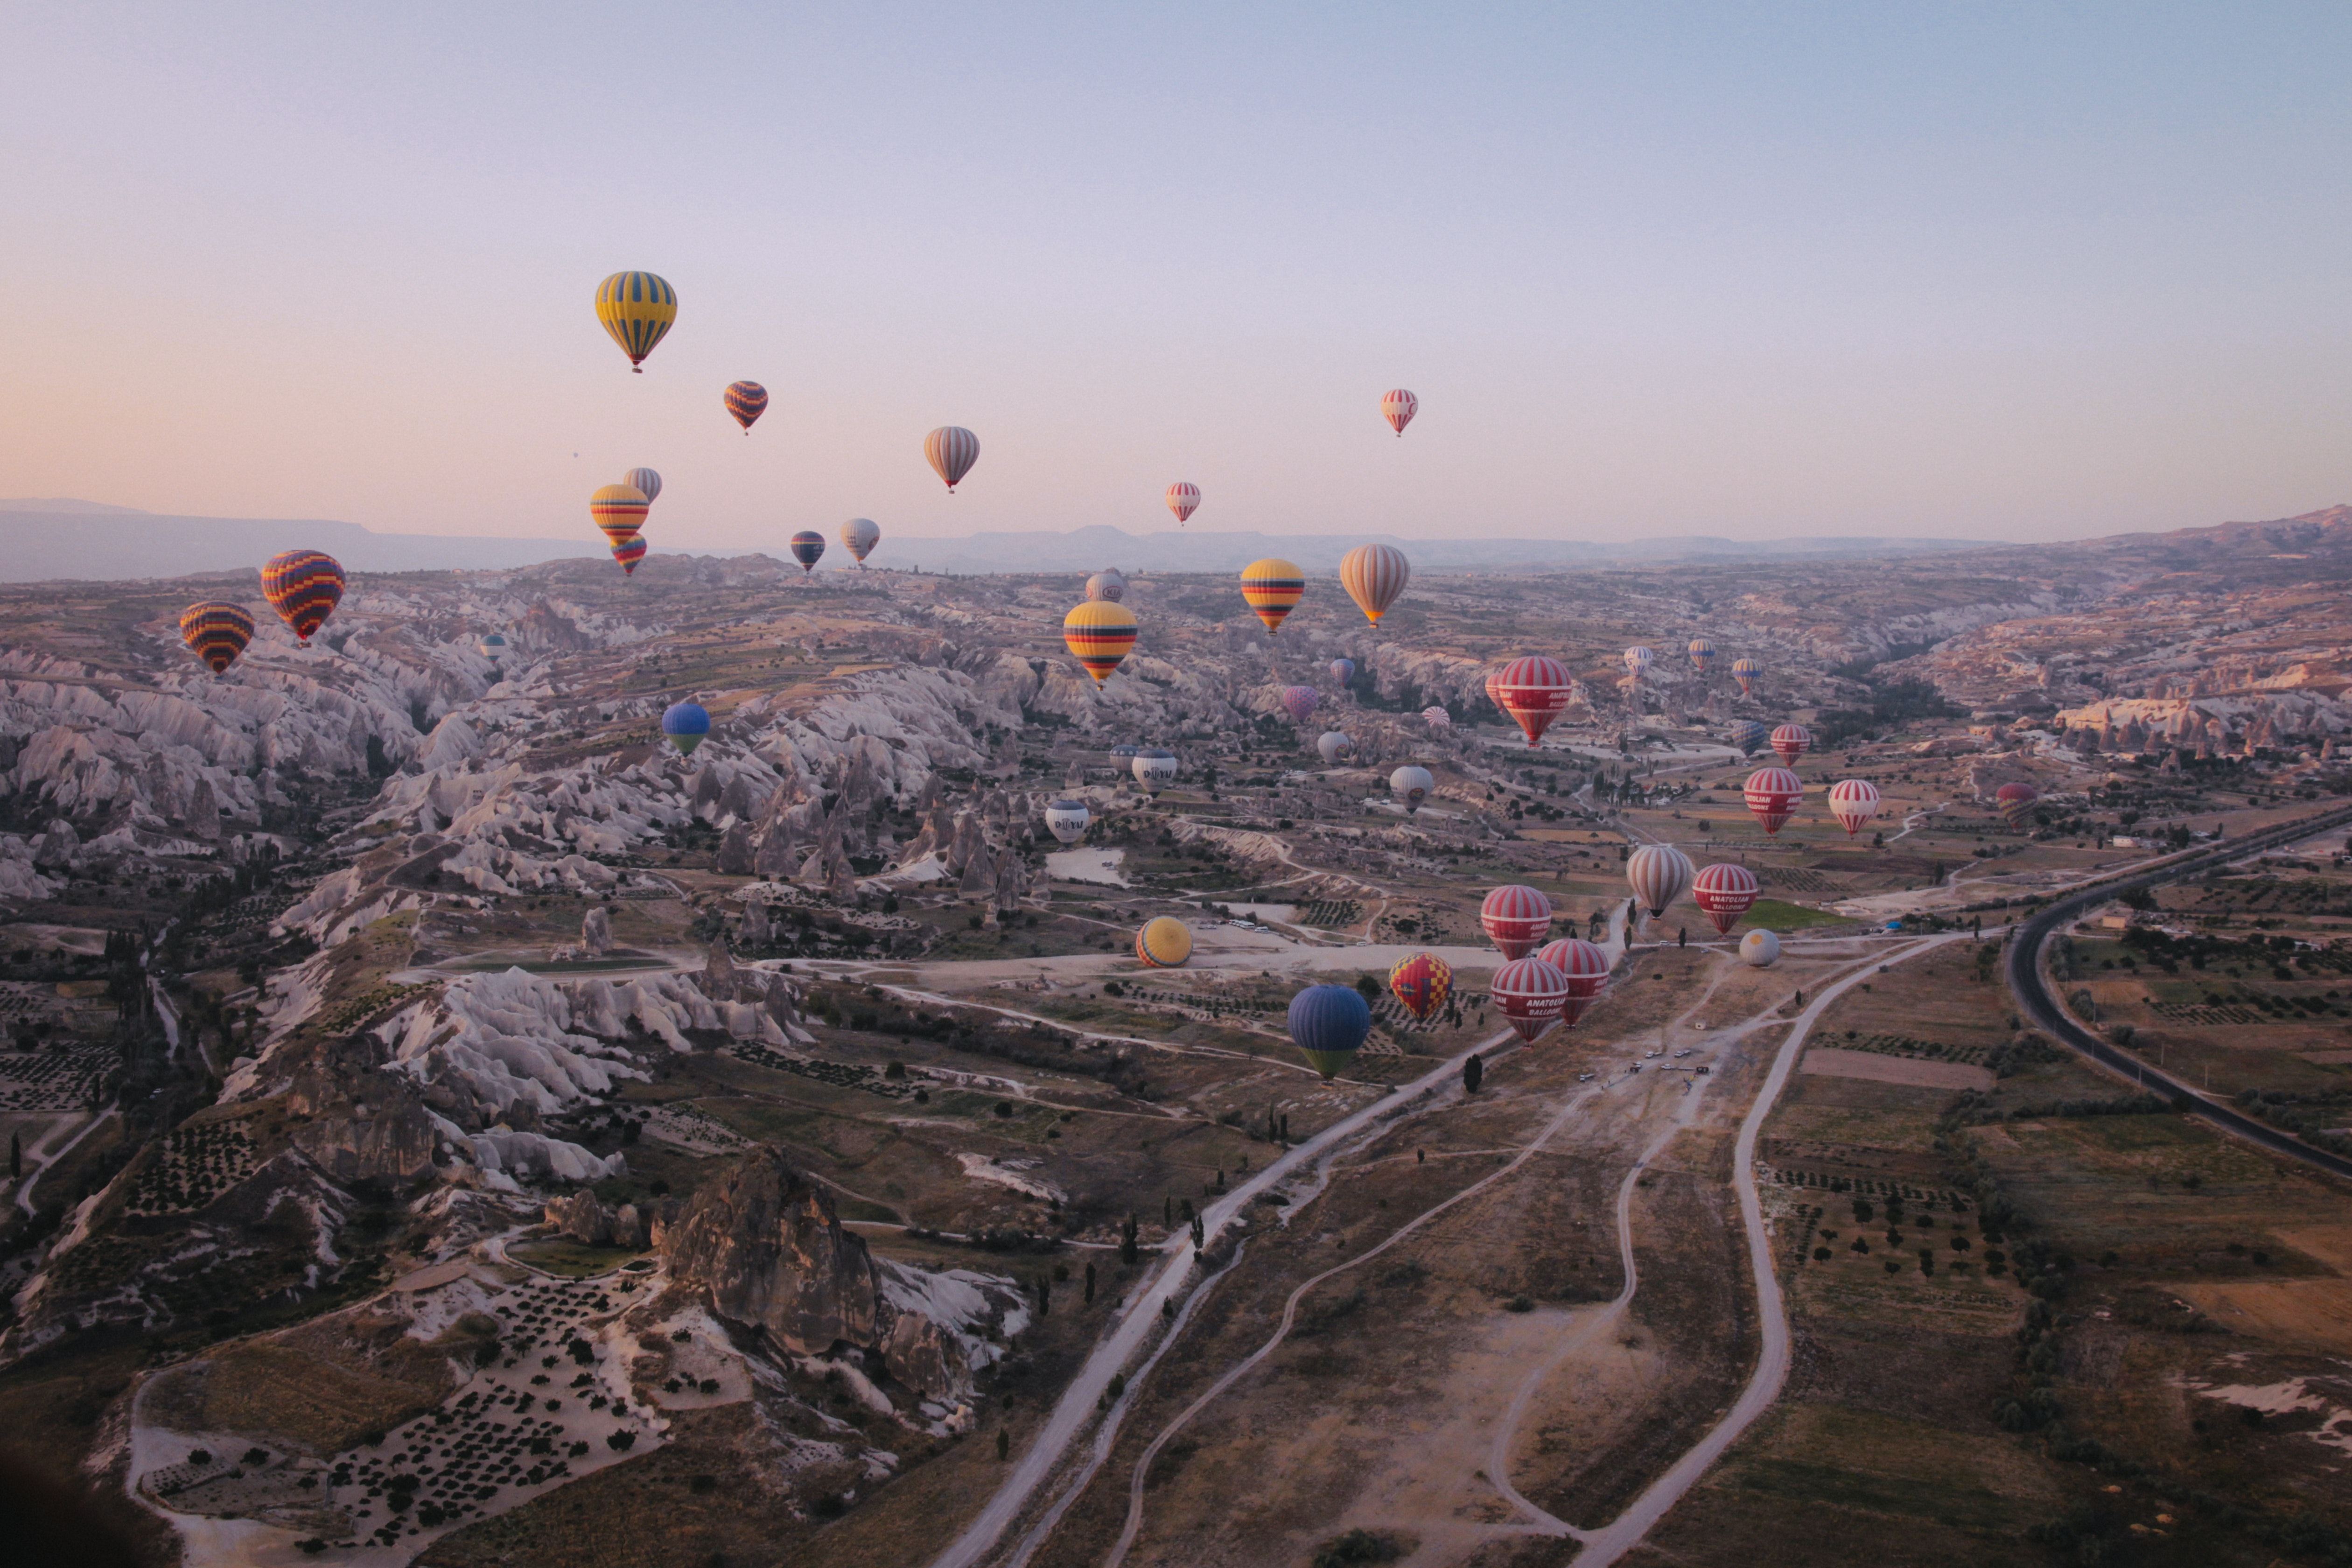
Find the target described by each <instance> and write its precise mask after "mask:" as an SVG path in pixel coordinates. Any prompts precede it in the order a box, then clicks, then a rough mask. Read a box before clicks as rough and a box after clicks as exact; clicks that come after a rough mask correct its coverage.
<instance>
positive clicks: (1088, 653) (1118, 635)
mask: <svg viewBox="0 0 2352 1568" xmlns="http://www.w3.org/2000/svg"><path fill="white" fill-rule="evenodd" d="M1062 641H1063V642H1065V643H1066V644H1067V645H1068V646H1069V649H1070V653H1071V656H1072V657H1073V658H1076V660H1077V661H1078V662H1079V663H1080V664H1082V665H1084V666H1085V667H1086V671H1087V674H1088V675H1091V676H1093V677H1094V678H1095V684H1096V685H1097V686H1100V685H1101V684H1102V683H1103V682H1104V681H1105V680H1106V679H1108V678H1109V676H1110V672H1111V671H1112V670H1114V669H1117V668H1118V666H1119V661H1120V660H1122V659H1124V658H1127V654H1128V650H1129V648H1132V647H1134V646H1135V612H1134V611H1133V610H1130V609H1129V608H1128V607H1127V606H1126V605H1121V604H1118V603H1116V602H1115V601H1112V600H1109V599H1087V600H1085V601H1084V602H1082V603H1080V604H1078V605H1076V606H1074V607H1073V608H1072V609H1071V611H1070V613H1069V614H1068V615H1066V616H1063V617H1062Z"/></svg>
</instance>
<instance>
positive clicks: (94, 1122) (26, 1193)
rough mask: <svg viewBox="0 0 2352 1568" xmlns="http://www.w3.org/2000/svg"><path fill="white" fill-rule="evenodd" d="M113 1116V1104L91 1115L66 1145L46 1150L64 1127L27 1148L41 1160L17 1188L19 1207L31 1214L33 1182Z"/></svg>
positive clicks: (28, 1153) (47, 1134) (46, 1134)
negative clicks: (86, 1123)
mask: <svg viewBox="0 0 2352 1568" xmlns="http://www.w3.org/2000/svg"><path fill="white" fill-rule="evenodd" d="M77 1114H79V1113H77ZM113 1117H114V1110H113V1108H112V1107H111V1106H110V1107H108V1108H107V1109H106V1110H101V1111H100V1112H99V1113H98V1114H97V1115H96V1116H93V1117H91V1118H90V1119H89V1124H88V1125H87V1126H85V1127H84V1128H83V1129H82V1130H81V1131H79V1132H77V1133H75V1134H74V1135H73V1137H72V1138H71V1139H70V1140H68V1142H66V1144H65V1145H64V1147H62V1148H60V1149H58V1150H56V1151H55V1152H45V1151H47V1145H48V1142H49V1140H50V1139H52V1138H55V1137H56V1136H57V1135H58V1133H59V1132H61V1131H64V1129H63V1128H62V1127H53V1128H51V1129H50V1130H49V1131H47V1132H45V1133H43V1134H42V1135H41V1142H38V1143H37V1144H35V1145H34V1146H33V1147H32V1148H30V1149H27V1150H26V1151H25V1152H26V1155H27V1156H30V1157H33V1158H36V1159H37V1160H39V1162H40V1163H39V1164H38V1166H37V1167H36V1168H35V1169H34V1170H32V1171H31V1172H29V1173H26V1177H25V1180H24V1184H23V1185H21V1186H19V1187H18V1188H17V1189H16V1206H17V1208H19V1209H21V1210H22V1211H23V1212H24V1213H25V1214H26V1215H27V1216H29V1215H31V1214H32V1212H33V1184H34V1183H36V1182H37V1181H39V1180H40V1179H41V1178H42V1177H43V1176H45V1175H47V1173H48V1170H49V1167H50V1166H52V1165H54V1164H56V1163H58V1161H60V1160H62V1159H64V1158H65V1157H66V1156H67V1155H68V1154H70V1153H72V1152H74V1150H75V1149H77V1148H78V1147H79V1146H80V1144H81V1141H82V1140H83V1139H85V1138H87V1137H89V1135H90V1134H91V1133H93V1132H95V1131H98V1130H99V1129H100V1128H101V1127H103V1126H105V1125H106V1124H107V1122H109V1121H111V1120H113Z"/></svg>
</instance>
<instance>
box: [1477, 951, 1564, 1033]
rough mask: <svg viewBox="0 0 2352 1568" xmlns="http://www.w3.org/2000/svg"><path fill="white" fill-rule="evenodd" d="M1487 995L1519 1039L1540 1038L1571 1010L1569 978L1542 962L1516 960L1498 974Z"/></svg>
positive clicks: (1506, 965) (1488, 983) (1534, 959)
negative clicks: (1507, 1020) (1569, 1007)
mask: <svg viewBox="0 0 2352 1568" xmlns="http://www.w3.org/2000/svg"><path fill="white" fill-rule="evenodd" d="M1486 993H1487V994H1488V995H1490V996H1492V997H1494V999H1495V1005H1496V1006H1498V1007H1500V1008H1502V1010H1503V1016H1504V1017H1506V1018H1507V1019H1509V1020H1510V1024H1511V1027H1512V1029H1513V1030H1514V1031H1516V1032H1517V1035H1518V1037H1519V1038H1521V1039H1523V1040H1529V1041H1532V1040H1535V1039H1538V1038H1540V1037H1542V1036H1543V1035H1544V1033H1545V1032H1546V1031H1547V1030H1549V1029H1550V1027H1551V1026H1553V1025H1554V1024H1557V1023H1559V1020H1560V1015H1561V1014H1563V1013H1564V1012H1566V1011H1567V1010H1568V976H1567V975H1565V974H1562V973H1560V972H1559V970H1557V969H1554V968H1553V967H1552V966H1551V965H1550V964H1549V963H1545V962H1544V961H1543V960H1542V959H1540V958H1517V959H1513V960H1512V961H1511V962H1510V963H1507V964H1505V965H1503V967H1502V968H1500V969H1497V970H1496V971H1495V978H1494V979H1492V980H1491V981H1488V982H1487V984H1486Z"/></svg>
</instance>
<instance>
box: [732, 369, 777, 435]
mask: <svg viewBox="0 0 2352 1568" xmlns="http://www.w3.org/2000/svg"><path fill="white" fill-rule="evenodd" d="M726 400H727V412H728V413H730V414H732V415H733V416H735V423H736V424H738V425H740V426H743V434H744V435H746V436H749V435H750V434H751V422H752V421H753V420H755V419H757V418H759V417H760V416H761V415H762V414H765V413H766V412H767V411H768V389H767V388H766V387H764V386H761V384H759V383H758V382H756V381H736V382H730V383H729V384H728V385H727V393H726Z"/></svg>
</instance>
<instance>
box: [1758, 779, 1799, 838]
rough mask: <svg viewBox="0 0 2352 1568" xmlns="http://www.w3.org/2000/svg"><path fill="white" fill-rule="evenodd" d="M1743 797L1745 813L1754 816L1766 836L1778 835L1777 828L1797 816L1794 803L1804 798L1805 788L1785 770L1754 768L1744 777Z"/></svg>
mask: <svg viewBox="0 0 2352 1568" xmlns="http://www.w3.org/2000/svg"><path fill="white" fill-rule="evenodd" d="M1744 793H1745V794H1746V795H1747V797H1748V810H1750V811H1752V812H1754V813H1755V814H1756V820H1757V821H1759V822H1760V823H1762V824H1763V825H1764V831H1765V832H1766V833H1767V834H1768V835H1769V834H1774V833H1778V832H1780V825H1781V824H1782V823H1784V822H1786V821H1788V820H1789V818H1790V817H1792V816H1796V815H1797V803H1798V802H1799V801H1801V800H1802V799H1804V798H1805V785H1804V781H1803V780H1801V779H1800V778H1798V777H1797V775H1796V774H1794V773H1790V771H1789V770H1788V769H1786V768H1758V769H1757V770H1756V771H1755V772H1754V773H1749V774H1748V783H1747V785H1746V786H1745V789H1744Z"/></svg>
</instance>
